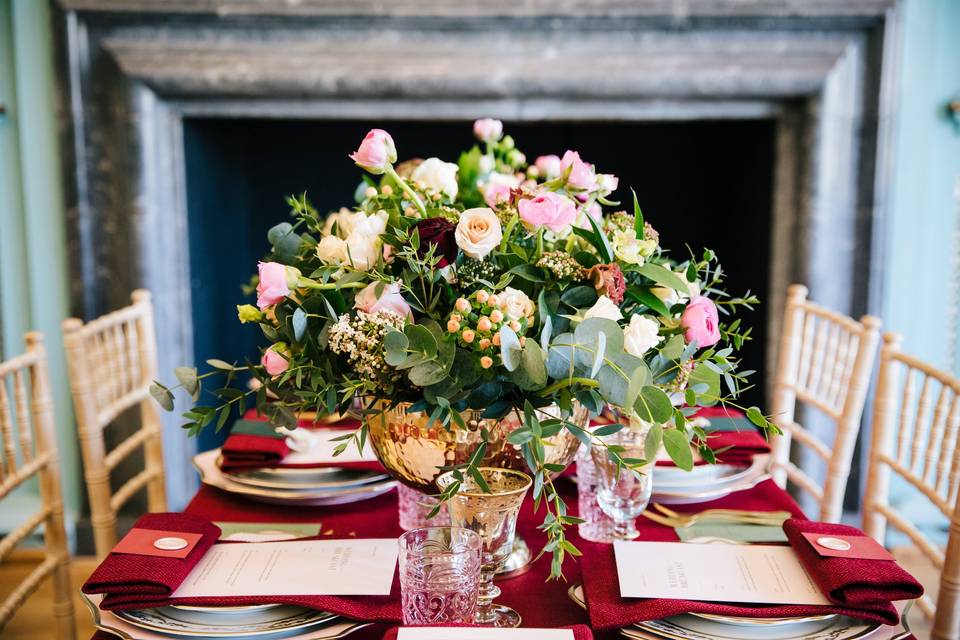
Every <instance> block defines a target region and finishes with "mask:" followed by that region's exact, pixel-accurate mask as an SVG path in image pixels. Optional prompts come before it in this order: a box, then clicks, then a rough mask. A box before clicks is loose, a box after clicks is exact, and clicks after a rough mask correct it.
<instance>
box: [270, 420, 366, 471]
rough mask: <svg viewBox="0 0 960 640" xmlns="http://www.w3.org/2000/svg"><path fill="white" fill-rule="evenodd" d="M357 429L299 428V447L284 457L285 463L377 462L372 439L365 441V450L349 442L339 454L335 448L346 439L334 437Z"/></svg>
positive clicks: (297, 439) (297, 437)
mask: <svg viewBox="0 0 960 640" xmlns="http://www.w3.org/2000/svg"><path fill="white" fill-rule="evenodd" d="M355 431H356V430H355V429H345V430H344V429H313V430H311V429H303V428H300V429H297V430H296V434H297V436H296V437H295V438H291V439H293V440H295V442H296V444H297V449H299V450H294V451H290V453H288V454H287V455H286V456H284V458H283V464H331V463H340V464H346V463H348V462H375V461H376V460H377V455H376V454H375V453H374V452H373V447H371V446H370V439H369V438H367V441H366V442H365V443H364V447H363V451H357V445H356V444H355V443H353V442H349V443H348V445H347V448H346V449H344V451H343V453H341V454H340V455H338V456H335V455H333V452H334V450H335V449H336V448H337V447H338V446H339V445H341V444H343V443H344V442H347V441H345V440H334V438H338V437H342V436H345V435H350V434H353V433H354V432H355Z"/></svg>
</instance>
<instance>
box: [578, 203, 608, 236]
mask: <svg viewBox="0 0 960 640" xmlns="http://www.w3.org/2000/svg"><path fill="white" fill-rule="evenodd" d="M587 216H590V217H591V218H593V221H594V222H596V223H597V224H598V225H599V224H600V223H601V222H602V221H603V209H601V208H600V205H599V204H597V203H596V202H594V203H593V204H591V205H590V206H589V207H588V206H586V205H584V206H582V207H580V212H579V213H578V214H577V220H576V222H574V224H575V225H576V226H578V227H580V228H581V229H587V230H589V229H592V228H593V227H592V226H591V225H590V221H589V220H587Z"/></svg>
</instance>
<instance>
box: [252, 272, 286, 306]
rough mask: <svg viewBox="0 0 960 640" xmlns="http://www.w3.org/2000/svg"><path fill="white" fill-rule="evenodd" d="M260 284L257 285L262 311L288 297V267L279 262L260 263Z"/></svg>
mask: <svg viewBox="0 0 960 640" xmlns="http://www.w3.org/2000/svg"><path fill="white" fill-rule="evenodd" d="M257 266H258V267H259V270H260V282H259V283H257V306H258V307H260V310H261V311H262V310H264V309H266V308H267V307H272V306H273V305H275V304H277V303H278V302H280V301H281V300H283V299H284V298H286V297H287V296H288V295H290V287H289V286H287V267H286V266H285V265H282V264H280V263H279V262H260V263H258V265H257Z"/></svg>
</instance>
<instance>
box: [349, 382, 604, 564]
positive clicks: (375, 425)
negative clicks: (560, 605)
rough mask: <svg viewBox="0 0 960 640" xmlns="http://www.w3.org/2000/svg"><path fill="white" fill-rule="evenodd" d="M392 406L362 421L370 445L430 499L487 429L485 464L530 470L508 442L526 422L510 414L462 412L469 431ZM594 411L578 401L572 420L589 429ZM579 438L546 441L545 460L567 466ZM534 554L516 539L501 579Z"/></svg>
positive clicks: (565, 435)
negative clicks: (484, 415)
mask: <svg viewBox="0 0 960 640" xmlns="http://www.w3.org/2000/svg"><path fill="white" fill-rule="evenodd" d="M388 406H389V403H388V402H384V401H380V402H379V403H378V404H377V405H376V406H375V409H374V410H373V411H371V412H370V413H368V414H366V415H365V416H364V417H363V420H364V423H365V424H366V425H367V428H368V430H369V438H370V444H371V445H372V446H373V450H374V452H375V453H376V454H377V458H379V460H380V462H381V463H383V466H384V467H386V469H387V472H388V473H389V474H390V475H391V476H393V477H394V478H395V479H396V480H398V481H400V482H402V483H403V484H405V485H407V486H408V487H411V488H412V489H416V490H418V491H422V492H423V493H426V494H429V495H436V494H438V493H440V489H439V488H438V487H437V478H438V477H439V476H440V474H441V473H442V472H441V471H440V467H444V466H450V465H456V464H465V463H466V462H467V461H468V460H469V459H470V456H471V455H472V454H473V452H474V451H475V450H476V448H477V446H478V445H479V444H480V443H481V442H482V441H483V437H482V435H481V433H482V430H483V429H484V428H486V430H487V432H488V434H489V437H488V440H487V454H486V456H485V457H484V459H483V462H482V463H481V464H482V466H485V467H500V468H504V469H514V470H516V471H525V472H528V471H531V470H530V468H529V466H528V465H527V463H526V461H525V460H524V459H523V454H522V453H521V451H520V446H519V445H515V444H511V443H510V442H507V437H508V436H509V435H510V433H511V432H513V431H514V430H515V429H518V428H519V427H520V426H521V424H522V418H521V416H519V415H518V414H517V413H516V412H511V413H509V414H507V415H506V416H504V417H503V418H502V419H500V420H493V419H490V418H482V417H481V414H482V413H483V412H482V411H478V410H468V411H463V412H461V414H460V415H461V416H462V417H463V421H464V423H465V424H466V425H467V428H466V429H461V428H459V427H456V426H453V427H451V428H450V429H449V430H448V429H447V428H446V427H444V426H443V425H442V424H440V423H438V422H437V421H434V422H433V424H432V425H430V426H429V427H427V423H428V422H430V416H429V414H427V413H424V412H422V411H417V412H413V413H407V408H408V407H409V406H410V403H400V404H398V405H396V406H395V407H393V408H389V409H388V408H387V407H388ZM540 411H541V412H543V414H546V415H541V416H539V417H540V419H541V420H543V419H546V418H547V417H548V416H549V417H557V418H559V417H560V410H559V408H558V407H556V406H550V407H544V408H543V409H541V410H540ZM589 420H590V412H589V411H587V409H586V408H584V407H583V406H581V405H580V404H578V403H576V402H575V403H574V409H573V414H572V415H571V416H570V421H571V422H573V423H574V424H575V425H577V426H578V427H580V428H586V426H587V424H588V422H589ZM579 448H580V440H578V439H577V437H576V436H575V435H573V434H572V433H570V431H569V430H567V429H562V430H561V431H560V433H558V434H556V435H554V436H551V437H550V438H547V444H546V445H545V446H544V453H545V462H548V463H552V464H559V465H562V466H564V467H566V466H568V465H569V464H570V463H571V462H573V459H574V458H575V457H576V455H577V449H579ZM532 558H533V554H532V553H531V551H530V547H529V546H528V545H527V543H526V542H524V540H523V539H522V538H519V537H518V538H516V540H515V541H514V545H513V553H511V554H510V557H509V558H508V559H507V561H506V563H504V566H503V569H501V570H500V572H499V573H498V577H507V576H511V575H519V574H520V573H522V572H523V571H524V570H525V569H526V568H527V566H528V565H529V563H530V561H531V559H532Z"/></svg>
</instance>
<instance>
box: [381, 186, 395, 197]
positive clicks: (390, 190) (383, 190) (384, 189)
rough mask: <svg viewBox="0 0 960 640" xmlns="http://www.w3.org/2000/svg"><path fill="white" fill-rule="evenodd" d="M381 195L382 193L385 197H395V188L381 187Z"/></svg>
mask: <svg viewBox="0 0 960 640" xmlns="http://www.w3.org/2000/svg"><path fill="white" fill-rule="evenodd" d="M380 193H382V194H383V195H385V196H392V195H393V187H391V186H390V185H388V184H385V185H383V186H382V187H380Z"/></svg>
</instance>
